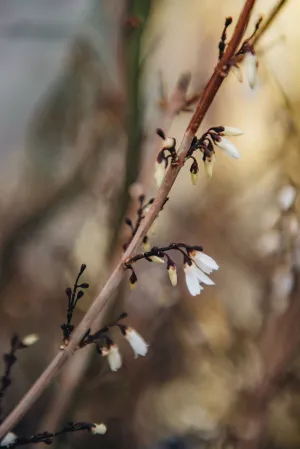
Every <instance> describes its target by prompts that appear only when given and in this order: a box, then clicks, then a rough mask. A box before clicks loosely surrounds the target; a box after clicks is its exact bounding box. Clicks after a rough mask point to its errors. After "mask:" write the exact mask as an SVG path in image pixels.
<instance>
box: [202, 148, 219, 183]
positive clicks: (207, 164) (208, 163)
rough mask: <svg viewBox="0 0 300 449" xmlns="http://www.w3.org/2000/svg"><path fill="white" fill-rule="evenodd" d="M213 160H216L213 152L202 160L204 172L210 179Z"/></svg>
mask: <svg viewBox="0 0 300 449" xmlns="http://www.w3.org/2000/svg"><path fill="white" fill-rule="evenodd" d="M215 161H216V156H215V155H214V154H212V155H211V157H210V158H206V159H205V161H204V169H205V173H206V176H207V177H208V179H210V178H211V177H212V174H213V168H214V163H215Z"/></svg>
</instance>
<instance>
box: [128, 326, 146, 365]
mask: <svg viewBox="0 0 300 449" xmlns="http://www.w3.org/2000/svg"><path fill="white" fill-rule="evenodd" d="M125 338H126V339H127V341H128V343H129V344H130V346H131V347H132V349H133V351H134V356H135V358H137V357H138V356H139V355H142V356H144V355H146V354H147V352H148V346H149V345H148V344H147V343H146V342H145V340H144V339H143V337H141V335H140V334H139V333H138V332H137V331H136V330H134V329H132V328H130V327H129V328H128V329H127V330H126V335H125Z"/></svg>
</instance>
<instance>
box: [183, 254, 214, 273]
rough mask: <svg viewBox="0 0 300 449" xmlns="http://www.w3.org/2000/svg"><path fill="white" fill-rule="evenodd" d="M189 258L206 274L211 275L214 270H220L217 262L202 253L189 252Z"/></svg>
mask: <svg viewBox="0 0 300 449" xmlns="http://www.w3.org/2000/svg"><path fill="white" fill-rule="evenodd" d="M189 256H190V257H191V258H192V259H193V261H194V262H195V263H196V265H197V266H198V267H199V268H200V269H201V270H202V271H204V273H207V274H210V273H212V271H213V270H218V269H219V265H218V264H217V262H216V261H215V260H214V259H213V258H212V257H210V256H208V255H207V254H204V253H203V252H202V251H195V250H193V251H191V252H189Z"/></svg>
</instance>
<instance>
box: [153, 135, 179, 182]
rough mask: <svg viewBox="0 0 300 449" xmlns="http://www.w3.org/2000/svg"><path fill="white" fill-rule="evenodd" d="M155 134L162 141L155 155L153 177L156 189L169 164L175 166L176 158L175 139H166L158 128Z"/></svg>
mask: <svg viewBox="0 0 300 449" xmlns="http://www.w3.org/2000/svg"><path fill="white" fill-rule="evenodd" d="M156 133H157V134H158V136H159V137H161V139H162V140H163V147H162V149H161V150H160V152H159V153H158V155H157V158H156V165H155V173H154V177H155V180H156V183H157V185H158V187H160V186H161V184H162V182H163V180H164V177H165V174H166V170H167V168H168V165H169V162H170V163H171V164H176V163H177V161H178V156H177V152H176V139H175V138H174V137H166V135H165V133H164V131H163V130H162V129H160V128H158V129H157V130H156Z"/></svg>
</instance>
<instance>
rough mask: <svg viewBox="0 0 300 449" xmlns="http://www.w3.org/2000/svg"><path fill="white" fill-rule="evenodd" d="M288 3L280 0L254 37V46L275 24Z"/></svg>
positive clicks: (285, 0)
mask: <svg viewBox="0 0 300 449" xmlns="http://www.w3.org/2000/svg"><path fill="white" fill-rule="evenodd" d="M286 3H287V0H279V2H278V3H277V4H276V5H275V6H274V8H273V9H272V11H271V12H270V14H269V16H268V18H267V20H265V21H264V22H263V23H262V25H261V27H260V28H259V30H258V31H257V33H256V34H255V36H254V39H253V41H252V44H253V45H254V46H255V45H256V44H257V42H258V41H259V40H260V39H261V37H262V35H263V34H265V32H266V31H267V30H268V29H269V28H270V25H272V23H273V22H274V20H275V19H276V17H277V16H278V14H279V13H280V11H281V9H282V7H283V6H284V5H285V4H286Z"/></svg>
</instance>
